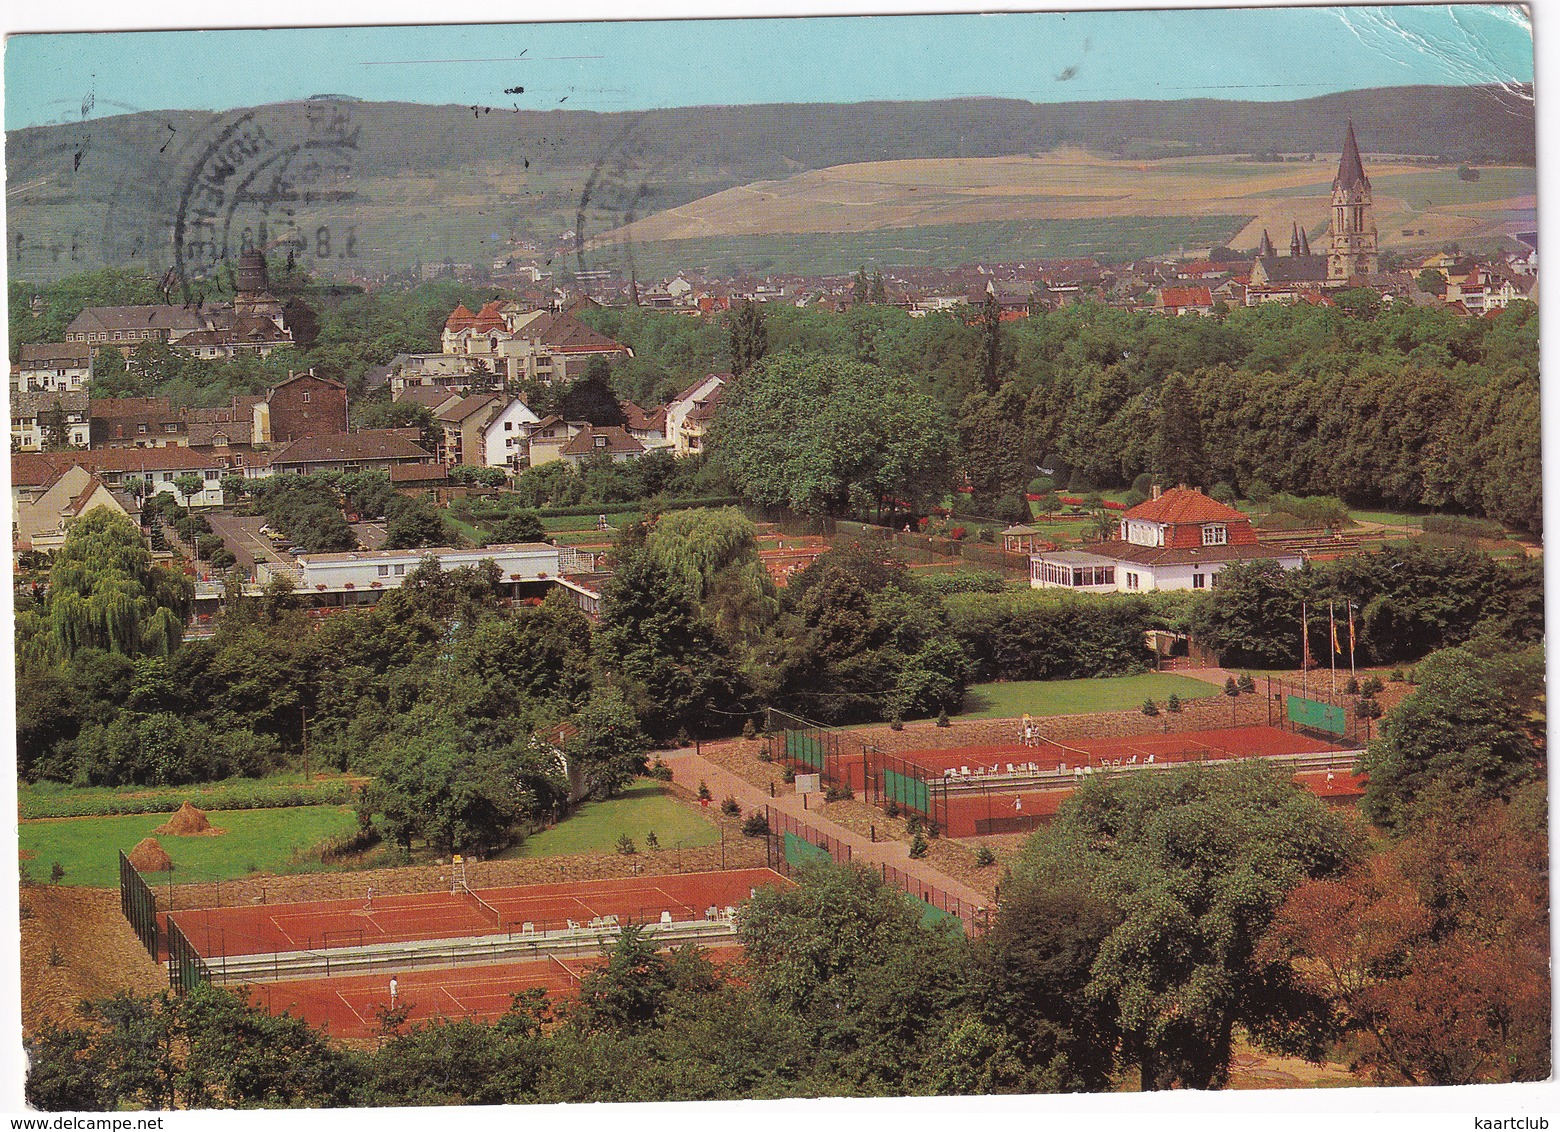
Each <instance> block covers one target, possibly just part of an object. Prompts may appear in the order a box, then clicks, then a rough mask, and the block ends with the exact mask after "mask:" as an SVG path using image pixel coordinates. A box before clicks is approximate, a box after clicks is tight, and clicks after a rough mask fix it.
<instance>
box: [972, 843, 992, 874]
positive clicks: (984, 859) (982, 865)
mask: <svg viewBox="0 0 1560 1132" xmlns="http://www.w3.org/2000/svg"><path fill="white" fill-rule="evenodd" d="M996 863H997V855H996V854H995V853H993V852H992V851H991V846H989V845H977V846H975V867H976V868H978V869H986V868H990V867H991V866H992V865H995V864H996Z"/></svg>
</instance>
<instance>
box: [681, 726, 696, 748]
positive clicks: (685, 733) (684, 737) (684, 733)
mask: <svg viewBox="0 0 1560 1132" xmlns="http://www.w3.org/2000/svg"><path fill="white" fill-rule="evenodd" d="M692 742H693V740H692V739H691V738H690V737H689V736H688V729H687V728H686V727H684V728H682V729H681V730H680V731H678V732H677V745H678V746H679V747H686V746H688V745H689V744H690V743H692Z"/></svg>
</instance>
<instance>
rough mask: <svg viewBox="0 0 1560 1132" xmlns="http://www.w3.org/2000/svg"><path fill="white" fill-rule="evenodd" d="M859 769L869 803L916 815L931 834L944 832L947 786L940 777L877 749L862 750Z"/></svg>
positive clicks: (902, 757) (938, 774) (909, 761)
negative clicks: (864, 778)
mask: <svg viewBox="0 0 1560 1132" xmlns="http://www.w3.org/2000/svg"><path fill="white" fill-rule="evenodd" d="M862 765H863V767H864V768H865V771H864V773H865V776H866V778H867V785H866V796H867V801H868V802H870V803H871V804H872V805H874V806H882V807H884V808H887V807H888V806H889V805H893V806H894V807H895V808H897V809H899V810H904V811H908V812H910V813H915V814H919V815H920V817H921V818H922V820H923V821H925V822H926V823H928V824H929V825H931V826H932V827H933V830H932V832H933V833H934V834H935V833H942V832H946V831H947V829H948V782H947V779H946V778H945V777H944V776H943V775H942V774H940V773H937V772H934V771H931V770H928V769H927V768H926V767H924V766H922V765H921V764H920V763H917V762H915V761H914V760H912V759H908V758H906V757H905V756H903V755H895V754H890V753H888V752H886V751H884V750H882V749H881V748H878V747H867V746H864V747H863V749H862Z"/></svg>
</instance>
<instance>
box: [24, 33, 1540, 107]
mask: <svg viewBox="0 0 1560 1132" xmlns="http://www.w3.org/2000/svg"><path fill="white" fill-rule="evenodd" d="M1532 78H1533V39H1532V32H1531V27H1530V25H1529V24H1528V22H1527V20H1526V18H1525V17H1524V16H1523V14H1522V13H1521V10H1520V9H1519V8H1517V7H1515V6H1506V5H1489V6H1483V5H1480V6H1459V7H1448V6H1437V7H1430V6H1425V7H1396V8H1258V9H1222V10H1221V9H1212V10H1169V11H1140V12H1100V11H1093V12H1090V11H1082V12H1069V13H1063V14H1056V13H1052V14H1004V15H943V16H926V15H914V16H863V17H846V18H805V19H796V18H793V19H743V20H681V21H665V22H659V23H651V22H632V23H631V22H621V23H569V24H558V23H555V24H508V25H479V24H466V25H454V26H434V27H428V26H424V27H359V28H302V29H290V30H259V31H254V30H249V31H242V30H241V31H206V32H194V31H156V32H153V31H147V32H98V33H69V34H27V35H12V36H10V37H9V38H8V40H7V42H6V58H5V120H6V127H7V128H8V129H12V128H17V127H20V126H30V125H41V124H44V123H49V122H63V121H79V120H80V119H81V118H82V116H83V106H84V105H86V104H88V103H89V101H90V110H88V111H87V112H86V113H87V114H88V115H90V116H91V117H102V116H104V115H108V114H116V113H125V112H129V111H134V110H170V109H203V110H226V109H231V108H233V107H238V106H250V105H255V104H260V103H265V102H274V101H282V100H287V99H295V98H303V97H307V96H309V95H311V94H320V93H331V94H348V95H354V96H357V97H359V98H364V99H373V100H399V101H408V102H422V103H456V104H463V105H470V104H482V105H491V106H502V107H505V108H507V107H510V106H513V105H518V106H520V107H521V108H522V109H535V110H547V109H554V108H565V109H586V110H628V109H643V108H650V107H663V106H688V105H706V104H719V103H759V102H813V101H818V102H857V101H865V100H870V99H922V98H949V97H963V96H994V97H1010V98H1022V99H1028V100H1031V101H1035V102H1058V101H1080V100H1093V99H1118V98H1144V99H1174V98H1196V97H1208V98H1229V99H1259V100H1280V99H1291V98H1305V97H1310V96H1313V95H1320V94H1326V93H1329V92H1333V91H1340V90H1354V89H1359V88H1362V87H1372V86H1400V85H1407V84H1414V83H1453V84H1464V83H1484V82H1528V81H1531V80H1532ZM514 87H524V93H523V94H517V93H506V91H507V90H509V89H510V88H514Z"/></svg>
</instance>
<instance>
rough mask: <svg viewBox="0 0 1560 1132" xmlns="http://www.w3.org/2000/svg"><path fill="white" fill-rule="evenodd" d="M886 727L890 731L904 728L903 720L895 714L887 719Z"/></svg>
mask: <svg viewBox="0 0 1560 1132" xmlns="http://www.w3.org/2000/svg"><path fill="white" fill-rule="evenodd" d="M888 729H889V730H890V731H903V730H904V729H905V721H904V720H902V719H900V718H899V717H898V716H897V715H896V716H894V718H893V719H891V720H889V721H888Z"/></svg>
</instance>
